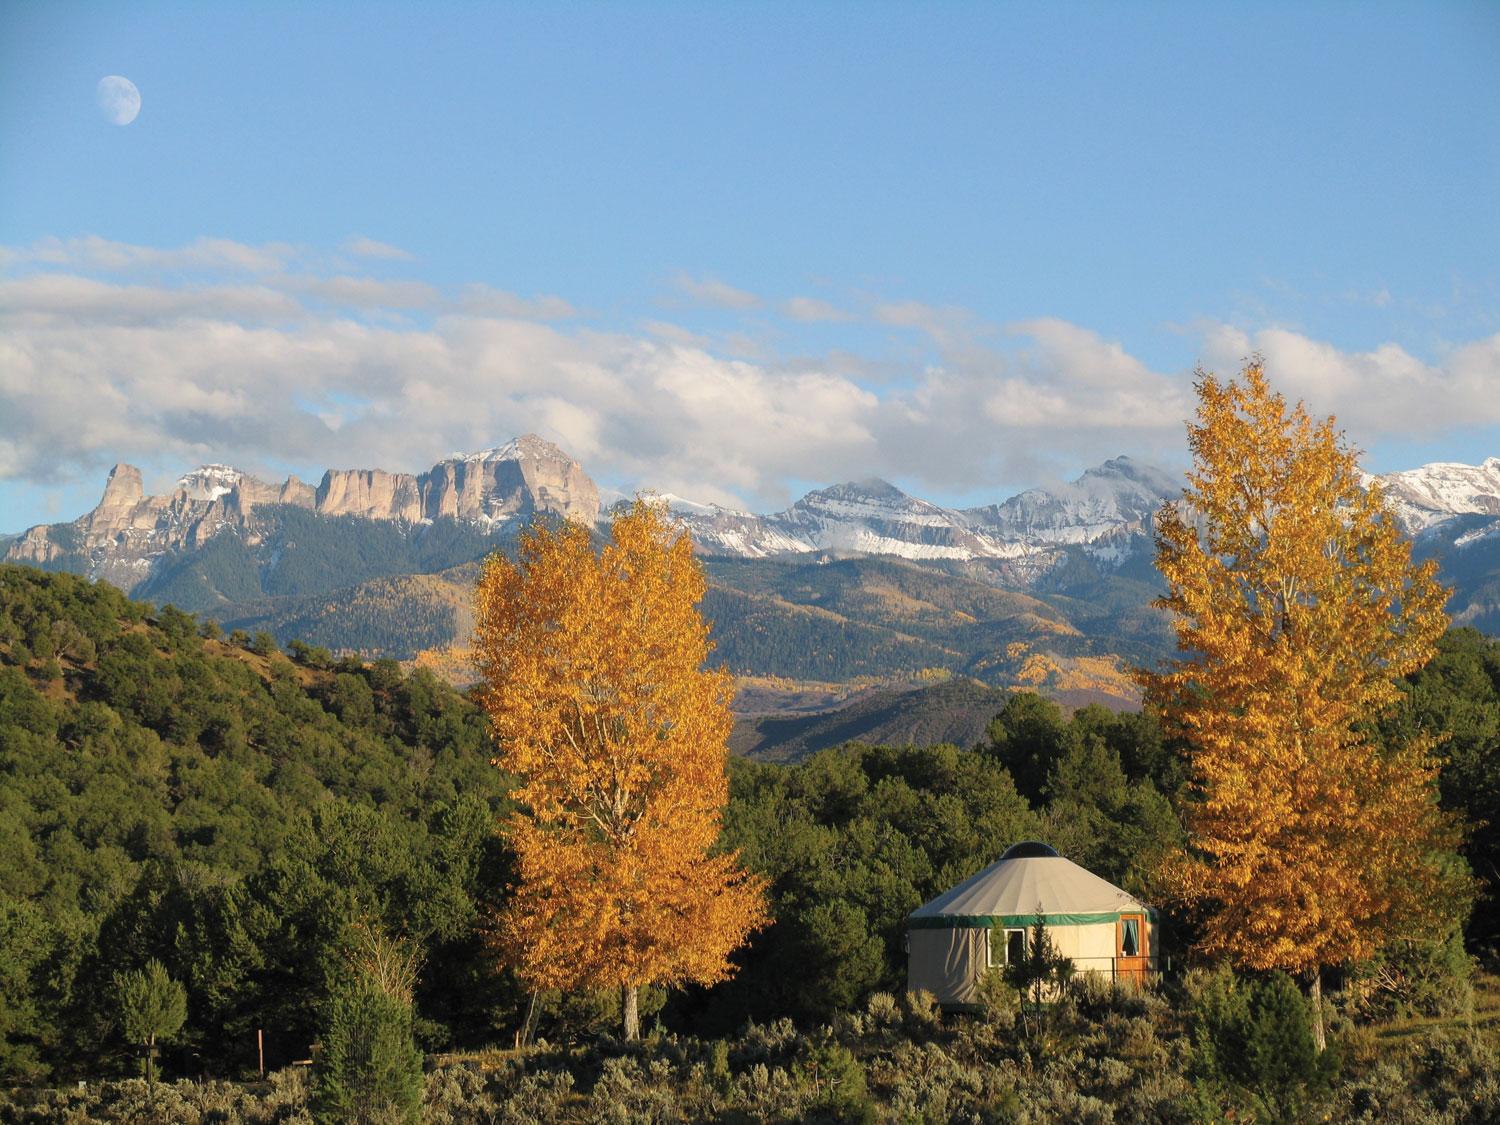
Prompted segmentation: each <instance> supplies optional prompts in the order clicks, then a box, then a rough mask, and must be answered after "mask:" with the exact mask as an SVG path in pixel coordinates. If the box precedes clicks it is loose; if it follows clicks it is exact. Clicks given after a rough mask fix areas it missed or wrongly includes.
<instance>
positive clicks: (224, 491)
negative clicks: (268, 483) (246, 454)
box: [177, 465, 246, 500]
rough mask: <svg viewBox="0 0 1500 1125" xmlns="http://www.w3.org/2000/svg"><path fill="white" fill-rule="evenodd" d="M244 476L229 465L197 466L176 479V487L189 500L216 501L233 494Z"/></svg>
mask: <svg viewBox="0 0 1500 1125" xmlns="http://www.w3.org/2000/svg"><path fill="white" fill-rule="evenodd" d="M245 475H246V474H244V473H242V472H240V470H238V469H236V468H234V467H233V466H231V465H199V466H198V467H197V468H196V469H194V470H193V471H192V472H190V473H187V474H185V475H183V476H181V477H178V478H177V487H178V488H179V489H181V490H182V491H183V492H185V493H187V498H188V499H189V500H217V499H218V498H219V497H221V496H228V495H229V494H230V493H231V492H233V491H234V490H235V488H236V487H237V486H238V485H239V483H240V481H241V480H243V479H244V478H245Z"/></svg>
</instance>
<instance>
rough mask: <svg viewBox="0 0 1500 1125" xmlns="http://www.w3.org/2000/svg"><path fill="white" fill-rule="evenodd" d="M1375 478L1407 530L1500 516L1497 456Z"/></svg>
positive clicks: (1441, 463)
mask: <svg viewBox="0 0 1500 1125" xmlns="http://www.w3.org/2000/svg"><path fill="white" fill-rule="evenodd" d="M1378 479H1379V480H1380V481H1381V483H1382V484H1384V485H1385V488H1386V493H1387V495H1388V496H1389V497H1390V498H1391V501H1392V503H1393V504H1394V506H1395V509H1396V515H1397V518H1399V519H1400V520H1401V523H1402V525H1403V526H1404V527H1405V528H1406V529H1407V531H1409V532H1413V533H1415V532H1419V531H1425V530H1427V529H1428V528H1431V527H1435V526H1437V525H1439V524H1442V523H1446V522H1447V521H1448V520H1450V519H1453V518H1454V517H1455V516H1469V515H1487V516H1500V457H1490V458H1488V459H1487V460H1485V461H1484V462H1483V463H1482V464H1479V465H1465V464H1461V463H1459V462H1455V461H1439V462H1435V463H1434V464H1431V465H1423V466H1421V467H1420V468H1416V469H1406V470H1404V471H1402V472H1397V473H1386V474H1385V475H1384V476H1382V477H1379V478H1378Z"/></svg>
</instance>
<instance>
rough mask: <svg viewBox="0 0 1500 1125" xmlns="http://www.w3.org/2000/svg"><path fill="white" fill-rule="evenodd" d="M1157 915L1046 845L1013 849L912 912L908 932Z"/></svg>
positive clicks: (1078, 922)
mask: <svg viewBox="0 0 1500 1125" xmlns="http://www.w3.org/2000/svg"><path fill="white" fill-rule="evenodd" d="M1133 911H1138V912H1140V913H1143V914H1146V915H1148V916H1150V917H1152V918H1154V917H1155V916H1156V912H1155V911H1154V910H1152V909H1151V908H1150V907H1148V906H1147V905H1146V904H1145V903H1143V902H1141V901H1140V900H1139V899H1138V898H1136V897H1135V896H1133V895H1131V894H1128V893H1127V892H1125V891H1123V890H1121V889H1120V888H1119V887H1117V886H1115V885H1114V884H1113V883H1111V882H1109V880H1107V879H1101V878H1099V876H1097V875H1095V874H1094V873H1093V872H1091V871H1086V870H1085V869H1084V868H1082V867H1079V866H1078V864H1076V863H1074V862H1073V861H1072V860H1070V859H1064V858H1063V857H1062V856H1060V855H1058V854H1057V853H1056V852H1055V851H1053V850H1052V849H1051V848H1049V847H1048V846H1047V845H1045V844H1038V843H1036V842H1035V841H1027V842H1025V843H1023V844H1017V845H1015V846H1014V847H1012V848H1011V849H1009V850H1008V851H1007V852H1006V853H1005V854H1004V855H1002V856H1001V857H1000V858H999V859H997V860H996V861H995V862H994V863H992V864H990V865H989V866H988V867H986V868H985V869H984V870H983V871H981V872H979V873H978V874H977V875H971V876H970V877H969V878H967V879H965V880H964V881H963V882H962V883H960V884H959V885H958V886H956V887H954V888H953V889H952V890H949V891H944V892H943V893H942V894H940V895H938V896H937V898H935V899H933V900H932V901H931V902H927V903H924V904H923V905H922V906H920V907H918V908H917V909H916V910H914V911H912V913H911V915H910V917H909V918H908V919H907V924H908V926H909V927H910V928H912V929H924V928H948V927H957V926H996V925H1006V926H1028V925H1030V924H1032V923H1033V922H1035V921H1036V920H1037V918H1038V917H1041V918H1042V920H1043V921H1044V922H1046V923H1047V925H1049V926H1069V925H1086V924H1088V923H1091V922H1112V921H1114V920H1115V919H1116V918H1117V917H1118V916H1119V915H1120V914H1121V912H1125V913H1130V912H1133Z"/></svg>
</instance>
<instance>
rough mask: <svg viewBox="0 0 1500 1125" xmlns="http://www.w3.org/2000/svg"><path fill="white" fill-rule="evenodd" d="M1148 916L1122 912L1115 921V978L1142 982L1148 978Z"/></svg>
mask: <svg viewBox="0 0 1500 1125" xmlns="http://www.w3.org/2000/svg"><path fill="white" fill-rule="evenodd" d="M1146 940H1147V939H1146V916H1145V915H1144V914H1121V915H1120V920H1119V921H1118V922H1117V923H1115V978H1116V979H1117V980H1129V981H1135V982H1136V983H1140V982H1142V981H1144V980H1145V979H1146V959H1147V957H1148V956H1149V953H1150V951H1149V950H1148V949H1147V948H1146Z"/></svg>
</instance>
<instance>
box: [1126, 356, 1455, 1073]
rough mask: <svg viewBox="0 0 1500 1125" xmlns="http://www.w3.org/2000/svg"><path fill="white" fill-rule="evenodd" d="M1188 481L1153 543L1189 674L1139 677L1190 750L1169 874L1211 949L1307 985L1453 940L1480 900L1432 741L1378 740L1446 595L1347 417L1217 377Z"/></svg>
mask: <svg viewBox="0 0 1500 1125" xmlns="http://www.w3.org/2000/svg"><path fill="white" fill-rule="evenodd" d="M1197 391H1198V399H1199V408H1198V419H1197V422H1196V424H1193V423H1189V425H1188V441H1189V446H1190V448H1191V450H1192V454H1193V468H1192V470H1191V471H1190V472H1189V474H1188V487H1187V489H1186V491H1185V493H1184V496H1183V503H1182V504H1181V505H1176V504H1170V503H1169V504H1167V505H1166V506H1164V507H1163V509H1162V510H1161V512H1160V514H1159V516H1158V519H1157V525H1156V543H1157V560H1156V561H1157V566H1158V568H1159V569H1160V570H1161V573H1162V575H1163V577H1164V578H1165V579H1166V582H1167V587H1168V591H1169V592H1168V594H1167V596H1166V597H1165V598H1163V599H1161V600H1160V602H1159V603H1158V604H1159V605H1161V606H1164V607H1165V608H1167V609H1169V610H1171V611H1172V613H1173V614H1174V615H1175V619H1176V620H1175V627H1176V632H1177V641H1178V647H1179V649H1180V650H1181V651H1182V652H1183V654H1184V655H1183V656H1182V658H1181V659H1179V660H1177V661H1176V662H1175V663H1174V664H1172V665H1171V666H1170V667H1168V668H1167V669H1166V670H1164V671H1162V672H1159V673H1154V674H1145V675H1143V681H1144V686H1145V688H1146V696H1147V700H1148V701H1149V702H1150V703H1153V704H1155V705H1156V706H1157V707H1158V708H1159V709H1160V710H1161V712H1162V714H1163V716H1164V717H1165V719H1166V721H1167V722H1168V723H1169V724H1170V726H1171V727H1172V729H1174V730H1175V732H1176V733H1177V734H1179V735H1180V736H1181V737H1182V738H1183V739H1184V740H1185V741H1186V743H1187V744H1188V746H1189V747H1190V765H1191V770H1192V777H1193V799H1192V800H1191V801H1190V803H1189V804H1188V807H1187V809H1186V821H1187V828H1188V833H1189V845H1188V848H1187V850H1186V852H1185V853H1183V854H1179V855H1178V856H1177V857H1176V859H1175V860H1174V861H1173V862H1171V863H1170V864H1169V866H1168V867H1167V868H1166V869H1165V871H1164V874H1165V875H1166V876H1167V878H1168V881H1169V884H1170V885H1171V886H1172V887H1173V888H1174V889H1175V891H1176V893H1177V895H1178V896H1179V897H1180V898H1181V899H1182V900H1184V901H1185V902H1186V903H1188V904H1190V905H1191V906H1193V907H1195V908H1196V909H1197V911H1198V912H1199V915H1200V917H1201V921H1202V926H1203V929H1202V947H1203V948H1204V949H1205V950H1206V951H1208V952H1212V953H1218V954H1225V955H1227V956H1229V957H1230V958H1231V959H1232V960H1233V961H1234V962H1235V963H1237V964H1239V965H1241V966H1244V967H1248V968H1252V969H1283V970H1286V971H1288V972H1291V973H1297V974H1302V975H1304V976H1307V977H1310V983H1311V989H1312V992H1313V999H1314V1007H1315V1013H1314V1015H1315V1032H1316V1034H1317V1038H1318V1043H1319V1046H1320V1047H1321V1046H1322V1042H1323V1034H1322V1017H1321V970H1322V969H1323V967H1325V966H1330V965H1339V964H1343V963H1346V962H1348V961H1351V960H1354V959H1359V958H1363V957H1368V956H1369V955H1370V954H1371V953H1373V952H1374V950H1375V949H1376V948H1378V947H1379V946H1380V945H1381V944H1383V943H1384V942H1386V941H1387V940H1389V939H1391V938H1393V937H1397V936H1407V935H1412V934H1432V935H1437V934H1438V933H1439V932H1440V931H1441V930H1442V929H1443V928H1444V926H1445V924H1451V919H1452V917H1453V915H1454V912H1455V911H1457V910H1459V909H1462V907H1463V905H1464V900H1465V898H1466V896H1467V895H1468V894H1469V888H1468V882H1467V880H1466V878H1465V877H1463V876H1461V875H1459V874H1456V873H1455V868H1454V865H1453V864H1452V863H1451V862H1448V860H1449V859H1450V858H1451V857H1450V856H1449V853H1450V852H1451V849H1452V848H1453V847H1454V846H1455V845H1456V843H1457V830H1456V827H1455V825H1454V823H1453V821H1452V820H1451V818H1449V817H1447V816H1446V815H1445V814H1444V813H1442V812H1441V811H1440V810H1439V809H1438V806H1437V802H1436V798H1435V790H1434V786H1433V780H1434V778H1435V775H1436V768H1437V767H1436V765H1435V763H1434V761H1433V759H1432V758H1431V757H1430V755H1429V751H1430V744H1429V743H1427V742H1424V741H1421V740H1413V741H1411V742H1408V743H1406V744H1404V745H1398V746H1394V747H1387V748H1385V749H1382V748H1381V747H1379V746H1377V745H1376V744H1375V743H1374V742H1373V741H1372V740H1371V737H1370V734H1369V731H1370V724H1371V722H1372V720H1374V719H1375V718H1376V717H1377V716H1378V715H1379V714H1380V713H1381V712H1383V711H1384V710H1385V709H1387V708H1388V707H1390V706H1391V705H1392V704H1393V703H1395V702H1396V700H1397V699H1398V697H1399V689H1398V687H1397V683H1396V681H1397V680H1398V679H1399V678H1400V677H1401V676H1404V675H1406V674H1407V673H1409V672H1412V671H1414V670H1416V669H1418V668H1420V667H1422V665H1423V664H1425V663H1426V662H1427V661H1428V660H1429V659H1431V657H1432V655H1433V653H1434V651H1435V646H1436V642H1437V639H1438V637H1439V636H1440V635H1441V634H1442V632H1443V630H1444V628H1445V627H1446V624H1447V618H1446V616H1445V614H1444V613H1443V608H1442V607H1443V603H1444V601H1445V600H1446V598H1447V591H1446V590H1445V589H1444V588H1443V587H1442V586H1441V585H1439V584H1438V582H1437V580H1436V578H1435V577H1434V574H1435V566H1434V564H1432V563H1431V562H1428V563H1424V564H1422V565H1420V566H1419V565H1414V564H1413V562H1412V560H1411V546H1410V543H1409V541H1408V540H1407V539H1406V538H1404V536H1403V535H1402V534H1401V531H1400V529H1399V528H1398V527H1397V525H1396V522H1395V520H1394V518H1393V516H1392V514H1391V512H1390V510H1389V508H1388V507H1387V504H1386V500H1385V496H1384V493H1383V492H1382V490H1381V488H1380V485H1379V483H1378V482H1371V483H1370V484H1369V486H1368V487H1365V486H1363V485H1362V483H1361V477H1360V473H1359V469H1358V467H1357V464H1356V454H1355V452H1354V451H1353V450H1352V449H1350V448H1349V447H1348V446H1347V445H1346V444H1345V443H1344V441H1343V439H1342V436H1341V435H1340V434H1339V433H1338V432H1336V431H1335V429H1334V423H1333V419H1332V418H1328V419H1325V420H1323V421H1319V422H1315V421H1314V420H1313V419H1311V418H1310V417H1309V416H1308V414H1307V412H1306V410H1305V409H1304V408H1303V406H1302V405H1301V404H1298V405H1297V406H1296V407H1293V408H1290V409H1289V408H1288V407H1287V404H1286V401H1285V399H1284V398H1283V397H1282V396H1281V395H1279V394H1276V393H1275V392H1273V391H1272V389H1271V387H1270V385H1269V384H1268V382H1267V380H1266V377H1265V373H1264V372H1263V370H1262V369H1261V366H1260V364H1259V363H1258V362H1254V363H1251V364H1250V365H1249V366H1247V367H1246V368H1245V370H1244V371H1243V372H1242V378H1241V381H1239V382H1236V381H1233V380H1231V381H1229V382H1227V383H1221V382H1219V380H1217V379H1216V378H1214V376H1212V375H1209V374H1205V373H1202V372H1200V373H1199V378H1198V381H1197Z"/></svg>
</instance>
